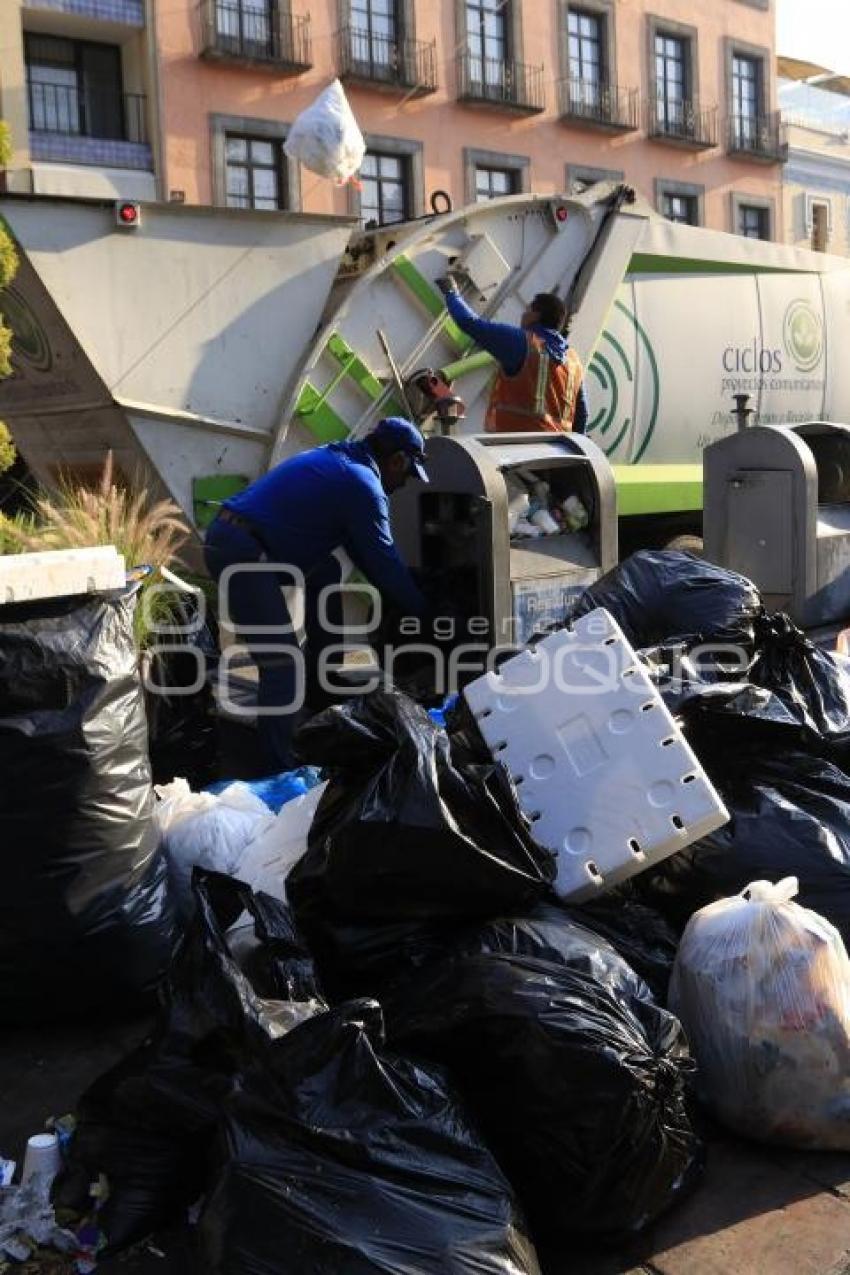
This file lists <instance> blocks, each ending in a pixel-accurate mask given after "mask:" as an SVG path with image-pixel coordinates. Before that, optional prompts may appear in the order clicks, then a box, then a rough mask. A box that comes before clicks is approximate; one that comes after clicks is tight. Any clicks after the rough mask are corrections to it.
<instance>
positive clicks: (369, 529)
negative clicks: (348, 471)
mask: <svg viewBox="0 0 850 1275" xmlns="http://www.w3.org/2000/svg"><path fill="white" fill-rule="evenodd" d="M346 523H347V530H346V541H345V547H346V549H347V550H348V552H349V553H350V554H351V557H352V558H353V559H354V562H355V563H356V565H357V566H358V567H359V568H360V570H361V571H362V572H363V574H364V575H365V576H366V578H367V580H368V581H369V583H370V584H373V585H374V586H375V588H376V589H377V590H378V592H379V593H381V594H382V595H384V596H386V597H387V598H389V599H390V601H392V602H394V603H395V605H396V606H397V607H398V608H399V609H400V610H401V611H402V612H403V613H404V614H405V615H416V616H424V615H426V614H427V612H428V604H427V603H426V601H425V598H424V596H423V594H422V593H421V592H420V590H419V589H418V588H417V586H416V582H415V581H414V579H413V576H412V575H411V574H410V571H409V570H408V568H407V566H406V565H405V563H404V562H403V561H402V558H401V556H400V554H399V552H398V549H396V547H395V543H394V541H393V536H392V532H391V530H390V513H389V505H388V504H387V498H386V496H385V495H384V493H383V491H381V490H380V489H379V488H373V487H371V486H370V485H367V484H366V483H358V484H357V485H356V487H355V488H354V490H353V491H352V492H351V494H350V498H349V507H348V509H347V511H346Z"/></svg>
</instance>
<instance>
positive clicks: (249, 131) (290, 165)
mask: <svg viewBox="0 0 850 1275" xmlns="http://www.w3.org/2000/svg"><path fill="white" fill-rule="evenodd" d="M209 122H210V133H211V145H210V162H211V167H212V197H213V204H214V205H215V207H217V208H227V207H229V206H231V205H228V203H227V155H226V144H225V143H226V139H227V137H228V135H229V136H246V137H252V138H255V139H256V140H257V141H271V142H277V143H278V145H279V163H280V166H281V175H282V178H283V180H282V184H281V193H282V195H283V200H284V203H283V206H282V207H281V208H280V209H279V210H278V211H279V212H300V211H301V170H300V165H299V164H298V162H297V160H292V159H290V158H289V156H288V155H287V154H286V153H285V151H284V149H283V143H284V142H285V141H286V139H287V137H288V135H289V130H290V128H291V127H292V126H291V124H289V123H286V122H284V121H281V120H268V119H258V118H256V117H254V116H248V115H221V114H219V113H217V112H215V113H213V114H211V115H210V117H209ZM242 211H259V212H268V211H271V210H270V209H269V210H267V209H256V210H255V209H251V210H246V209H243V210H242Z"/></svg>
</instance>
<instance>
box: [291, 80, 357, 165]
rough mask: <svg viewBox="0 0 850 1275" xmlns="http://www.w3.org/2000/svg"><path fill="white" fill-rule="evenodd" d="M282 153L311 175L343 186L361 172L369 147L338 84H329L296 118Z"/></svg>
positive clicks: (337, 82) (335, 82)
mask: <svg viewBox="0 0 850 1275" xmlns="http://www.w3.org/2000/svg"><path fill="white" fill-rule="evenodd" d="M283 149H284V150H285V152H286V154H287V155H288V156H289V157H290V159H297V160H300V161H301V163H302V164H303V165H304V167H305V168H309V170H310V172H311V173H318V174H319V176H320V177H330V178H332V180H333V181H335V182H338V183H339V184H340V185H342V184H343V183H344V182H347V181H348V180H349V178H351V177H353V176H354V174H355V173H356V172H357V171H358V170H359V168H360V166H361V164H362V163H363V156H364V155H365V154H366V143H365V141H364V140H363V134H362V133H361V132H360V129H359V127H358V124H357V120H356V119H355V118H354V112H353V111H352V109H351V107H350V106H349V105H348V98H347V97H346V96H345V91H344V89H343V87H342V85H341V84H340V82H339V80H334V82H333V84H329V85H328V87H327V88H326V89H324V91H323V92H321V93H320V94H319V96H318V97H317V98H316V100H315V102H313V103H312V104H311V105H310V106H308V107H307V109H306V110H304V111H302V112H301V114H300V115H299V116H298V117H297V118H296V120H295V123H294V124H293V125H292V128H291V129H290V130H289V135H288V137H287V139H286V141H285V142H284V145H283Z"/></svg>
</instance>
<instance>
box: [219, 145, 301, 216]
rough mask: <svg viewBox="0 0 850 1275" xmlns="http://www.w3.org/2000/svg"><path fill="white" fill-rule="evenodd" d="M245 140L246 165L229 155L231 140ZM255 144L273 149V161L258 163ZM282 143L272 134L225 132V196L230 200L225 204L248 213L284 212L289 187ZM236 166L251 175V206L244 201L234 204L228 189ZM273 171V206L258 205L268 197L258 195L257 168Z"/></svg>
mask: <svg viewBox="0 0 850 1275" xmlns="http://www.w3.org/2000/svg"><path fill="white" fill-rule="evenodd" d="M231 141H232V142H245V144H246V161H245V163H244V164H242V163H239V162H237V161H235V160H231V159H229V158H228V155H227V144H228V142H231ZM255 144H259V145H261V146H270V147H271V148H272V161H271V163H270V164H264V163H257V162H255V161H254V157H253V147H254V145H255ZM283 160H284V156H283V144H282V143H281V142H278V141H277V140H276V139H275V138H272V137H258V136H257V135H256V133H231V132H227V133H225V135H224V168H225V182H226V188H225V198H226V200H227V204H226V207H228V208H242V209H243V211H246V212H285V211H286V208H287V190H286V167H285V164H284V162H283ZM234 168H239V169H244V170H245V171H246V173H247V174H248V187H249V191H248V200H249V202H248V205H247V208H244V207H243V205H242V204H232V203H231V202H230V200H231V193H230V190H229V189H228V188H229V186H230V181H229V177H230V172H231V170H232V169H234ZM258 170H259V171H262V172H270V173H274V176H275V186H276V196H275V207H274V208H259V207H258V206H257V202H256V201H257V199H258V198H262V199H266V198H267V197H266V196H258V195H257V192H256V188H255V174H256V172H257V171H258Z"/></svg>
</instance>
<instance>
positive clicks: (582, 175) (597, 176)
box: [564, 164, 626, 195]
mask: <svg viewBox="0 0 850 1275" xmlns="http://www.w3.org/2000/svg"><path fill="white" fill-rule="evenodd" d="M625 178H626V174H625V173H624V172H623V170H622V169H621V168H592V167H591V166H590V165H588V164H567V165H566V169H565V171H564V179H565V181H566V193H567V194H568V195H576V194H583V193H584V192H583V191H576V190H574V189H573V185H574V183H575V182H577V181H585V180H586V181H587V185H588V188H589V187H591V186H593V185H595V184H596V182H622V181H625Z"/></svg>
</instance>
